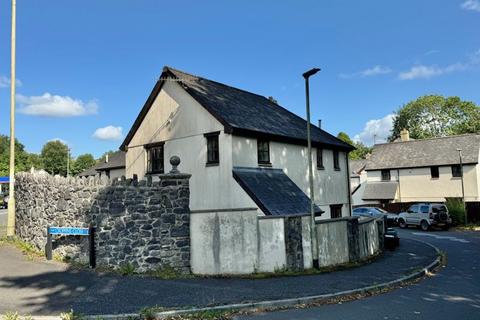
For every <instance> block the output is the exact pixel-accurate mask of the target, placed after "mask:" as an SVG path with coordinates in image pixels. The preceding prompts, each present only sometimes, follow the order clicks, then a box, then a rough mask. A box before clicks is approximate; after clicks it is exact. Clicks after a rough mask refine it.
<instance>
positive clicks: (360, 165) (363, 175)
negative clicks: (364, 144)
mask: <svg viewBox="0 0 480 320" xmlns="http://www.w3.org/2000/svg"><path fill="white" fill-rule="evenodd" d="M367 162H368V160H367V159H359V160H350V190H351V191H352V194H355V191H356V190H357V188H358V187H359V186H360V185H361V184H362V183H363V182H365V181H366V180H367V171H365V167H366V166H367Z"/></svg>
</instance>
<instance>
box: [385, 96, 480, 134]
mask: <svg viewBox="0 0 480 320" xmlns="http://www.w3.org/2000/svg"><path fill="white" fill-rule="evenodd" d="M402 129H407V130H408V131H409V132H410V137H411V138H413V139H425V138H433V137H444V136H450V135H457V134H464V133H476V132H480V107H479V106H478V105H476V104H475V103H473V102H470V101H462V100H461V99H460V98H459V97H448V98H445V97H443V96H440V95H427V96H423V97H420V98H418V99H416V100H414V101H411V102H409V103H407V104H406V105H404V106H402V107H401V108H400V109H399V110H398V111H397V112H396V113H395V116H394V118H393V128H392V133H391V135H390V137H388V140H389V141H393V140H395V139H397V138H398V137H400V131H401V130H402Z"/></svg>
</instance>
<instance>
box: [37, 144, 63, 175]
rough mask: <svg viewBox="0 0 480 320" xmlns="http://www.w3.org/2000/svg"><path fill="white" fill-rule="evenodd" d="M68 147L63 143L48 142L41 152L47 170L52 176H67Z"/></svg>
mask: <svg viewBox="0 0 480 320" xmlns="http://www.w3.org/2000/svg"><path fill="white" fill-rule="evenodd" d="M68 153H69V152H68V146H67V145H66V144H64V143H63V142H61V141H58V140H55V141H49V142H47V143H46V144H45V145H44V146H43V148H42V152H41V158H42V162H43V165H44V168H45V170H46V171H47V172H48V173H50V174H60V175H62V176H66V175H67V155H68Z"/></svg>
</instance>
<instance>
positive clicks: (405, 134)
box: [400, 129, 410, 142]
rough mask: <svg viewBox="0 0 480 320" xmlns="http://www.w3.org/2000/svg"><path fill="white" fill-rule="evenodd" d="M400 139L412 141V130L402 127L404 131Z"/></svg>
mask: <svg viewBox="0 0 480 320" xmlns="http://www.w3.org/2000/svg"><path fill="white" fill-rule="evenodd" d="M400 140H401V141H402V142H405V141H410V132H408V130H407V129H402V131H400Z"/></svg>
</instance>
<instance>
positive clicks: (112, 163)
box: [96, 151, 125, 171]
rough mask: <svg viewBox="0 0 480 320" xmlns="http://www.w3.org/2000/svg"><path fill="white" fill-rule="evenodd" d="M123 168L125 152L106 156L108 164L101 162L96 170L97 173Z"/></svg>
mask: <svg viewBox="0 0 480 320" xmlns="http://www.w3.org/2000/svg"><path fill="white" fill-rule="evenodd" d="M117 168H125V152H124V151H117V152H115V153H112V154H110V155H109V156H108V162H101V163H100V165H99V166H98V167H97V168H96V170H97V171H105V170H110V169H117Z"/></svg>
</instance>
